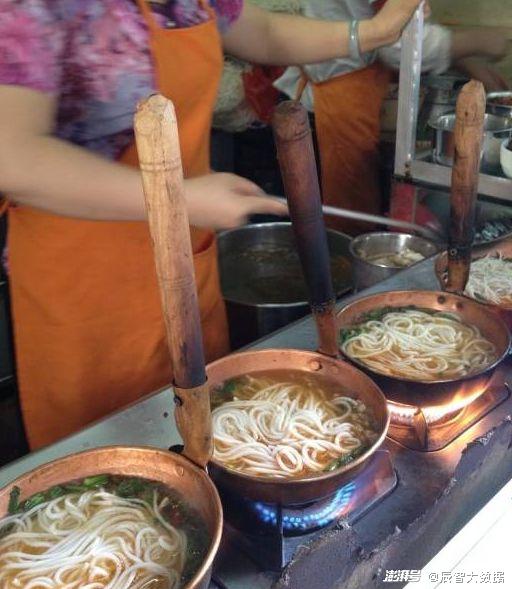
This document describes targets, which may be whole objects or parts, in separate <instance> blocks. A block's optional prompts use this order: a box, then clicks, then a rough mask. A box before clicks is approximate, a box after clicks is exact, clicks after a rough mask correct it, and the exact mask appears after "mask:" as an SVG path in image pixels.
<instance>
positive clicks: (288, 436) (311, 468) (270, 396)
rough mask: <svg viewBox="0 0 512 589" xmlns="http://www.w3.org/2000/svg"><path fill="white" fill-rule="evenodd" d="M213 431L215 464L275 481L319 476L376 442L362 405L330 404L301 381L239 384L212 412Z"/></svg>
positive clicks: (314, 384)
mask: <svg viewBox="0 0 512 589" xmlns="http://www.w3.org/2000/svg"><path fill="white" fill-rule="evenodd" d="M276 381H277V382H276ZM213 431H214V457H215V459H216V460H218V461H220V462H222V463H224V464H225V465H226V466H229V467H231V468H234V469H236V470H239V471H242V472H244V473H246V474H251V475H256V476H271V477H278V478H285V477H298V476H302V475H304V474H308V473H315V472H320V471H322V470H324V469H325V468H326V466H327V465H329V463H331V462H332V461H333V460H335V459H337V458H340V457H343V456H346V455H349V454H351V453H353V452H354V451H357V450H358V449H362V446H363V445H364V447H366V446H367V445H368V444H369V443H370V441H371V440H373V439H374V438H375V432H374V431H373V429H372V427H371V425H370V417H369V414H368V410H367V409H366V407H365V405H364V403H362V402H361V401H358V400H356V399H352V398H350V397H342V396H333V397H332V398H330V399H329V398H328V397H327V394H326V392H325V391H324V390H322V389H321V388H319V383H318V381H314V380H312V379H307V378H304V377H298V378H291V379H289V380H283V379H278V378H274V379H269V378H264V377H253V376H246V377H244V378H243V379H239V380H238V381H237V387H236V396H235V398H234V399H233V400H232V401H228V402H225V403H223V404H222V405H220V406H219V407H217V408H216V409H214V410H213Z"/></svg>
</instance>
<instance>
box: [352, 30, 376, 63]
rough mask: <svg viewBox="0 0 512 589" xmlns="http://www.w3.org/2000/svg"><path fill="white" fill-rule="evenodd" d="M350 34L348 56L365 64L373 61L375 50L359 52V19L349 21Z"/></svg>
mask: <svg viewBox="0 0 512 589" xmlns="http://www.w3.org/2000/svg"><path fill="white" fill-rule="evenodd" d="M349 31H350V35H349V55H350V58H351V59H353V60H354V61H356V62H357V63H359V64H361V65H363V66H367V65H370V63H372V62H373V60H374V58H375V53H376V52H375V51H369V52H368V53H361V45H360V43H359V21H358V20H355V19H354V20H352V21H350V28H349Z"/></svg>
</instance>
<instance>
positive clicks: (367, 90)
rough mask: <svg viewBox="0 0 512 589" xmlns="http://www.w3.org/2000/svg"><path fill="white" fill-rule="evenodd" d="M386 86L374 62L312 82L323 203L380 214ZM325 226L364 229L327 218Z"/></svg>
mask: <svg viewBox="0 0 512 589" xmlns="http://www.w3.org/2000/svg"><path fill="white" fill-rule="evenodd" d="M388 84H389V72H388V70H387V69H386V68H384V67H383V66H382V65H380V64H373V65H371V66H369V67H367V68H365V69H362V70H358V71H355V72H352V73H349V74H344V75H341V76H336V77H334V78H331V79H330V80H326V81H325V82H321V83H313V84H312V86H313V97H314V104H315V107H314V108H315V127H316V134H317V140H318V149H319V151H320V163H321V174H322V194H323V200H324V203H325V204H328V205H333V206H336V207H342V208H345V209H352V210H358V211H363V212H367V213H379V212H380V207H381V195H380V188H379V136H380V113H381V109H382V103H383V101H384V98H385V97H386V93H387V90H388ZM327 224H328V225H329V226H331V227H332V228H333V229H338V230H340V231H345V232H347V233H352V234H353V233H357V232H360V231H365V230H368V227H369V226H368V225H364V224H358V223H357V222H354V221H350V220H345V219H338V218H333V217H329V218H327Z"/></svg>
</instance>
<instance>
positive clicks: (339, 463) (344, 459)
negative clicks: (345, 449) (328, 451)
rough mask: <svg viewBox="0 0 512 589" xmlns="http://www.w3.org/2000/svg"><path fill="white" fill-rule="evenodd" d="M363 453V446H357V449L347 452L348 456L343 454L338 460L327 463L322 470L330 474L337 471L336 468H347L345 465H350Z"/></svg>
mask: <svg viewBox="0 0 512 589" xmlns="http://www.w3.org/2000/svg"><path fill="white" fill-rule="evenodd" d="M365 451H366V448H365V446H359V448H356V449H355V450H352V452H349V453H348V454H344V455H343V456H340V457H339V458H335V459H334V460H333V461H332V462H329V464H328V465H327V466H326V467H325V468H324V472H332V471H334V470H338V468H342V467H343V466H347V464H350V463H351V462H352V461H354V460H355V459H356V458H359V456H361V455H362V454H364V452H365Z"/></svg>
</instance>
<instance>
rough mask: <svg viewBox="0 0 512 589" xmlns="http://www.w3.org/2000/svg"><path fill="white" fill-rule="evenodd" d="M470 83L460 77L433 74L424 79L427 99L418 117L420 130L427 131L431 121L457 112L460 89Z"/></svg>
mask: <svg viewBox="0 0 512 589" xmlns="http://www.w3.org/2000/svg"><path fill="white" fill-rule="evenodd" d="M467 81H468V79H467V78H463V77H461V76H460V75H448V74H442V75H439V74H432V75H429V76H427V77H424V78H422V85H423V87H424V88H425V89H426V98H425V101H424V103H423V106H422V107H421V109H420V113H419V115H418V128H419V129H420V130H421V129H425V128H426V126H427V124H428V122H429V121H435V120H437V119H438V117H440V116H441V115H444V114H446V113H448V112H453V111H454V110H455V105H456V103H457V97H458V95H459V92H460V89H461V88H462V86H463V85H464V84H465V83H466V82H467Z"/></svg>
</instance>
